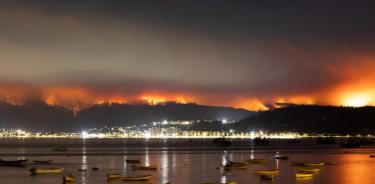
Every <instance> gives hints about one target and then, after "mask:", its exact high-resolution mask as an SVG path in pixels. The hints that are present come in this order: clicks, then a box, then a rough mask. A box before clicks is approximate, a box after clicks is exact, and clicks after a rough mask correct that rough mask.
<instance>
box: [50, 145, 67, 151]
mask: <svg viewBox="0 0 375 184" xmlns="http://www.w3.org/2000/svg"><path fill="white" fill-rule="evenodd" d="M52 151H55V152H64V151H68V149H67V148H66V147H65V146H57V147H54V148H52Z"/></svg>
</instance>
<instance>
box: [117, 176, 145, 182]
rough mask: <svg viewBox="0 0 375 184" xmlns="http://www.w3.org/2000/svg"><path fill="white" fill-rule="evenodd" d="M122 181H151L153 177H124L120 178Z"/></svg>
mask: <svg viewBox="0 0 375 184" xmlns="http://www.w3.org/2000/svg"><path fill="white" fill-rule="evenodd" d="M120 179H121V180H122V181H148V180H150V179H151V175H141V176H123V177H120Z"/></svg>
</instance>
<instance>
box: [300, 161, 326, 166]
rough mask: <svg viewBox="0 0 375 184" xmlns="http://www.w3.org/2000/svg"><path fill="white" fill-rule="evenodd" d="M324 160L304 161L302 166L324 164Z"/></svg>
mask: <svg viewBox="0 0 375 184" xmlns="http://www.w3.org/2000/svg"><path fill="white" fill-rule="evenodd" d="M324 164H325V163H324V162H304V163H303V165H304V166H324Z"/></svg>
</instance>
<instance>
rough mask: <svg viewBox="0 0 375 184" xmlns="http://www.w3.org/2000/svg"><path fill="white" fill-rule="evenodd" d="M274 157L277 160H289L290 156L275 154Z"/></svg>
mask: <svg viewBox="0 0 375 184" xmlns="http://www.w3.org/2000/svg"><path fill="white" fill-rule="evenodd" d="M273 159H276V160H288V156H285V155H275V156H273Z"/></svg>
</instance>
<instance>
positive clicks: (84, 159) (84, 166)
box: [81, 141, 87, 184]
mask: <svg viewBox="0 0 375 184" xmlns="http://www.w3.org/2000/svg"><path fill="white" fill-rule="evenodd" d="M81 170H87V156H86V144H85V141H84V142H83V146H82V164H81ZM81 182H82V184H86V172H81Z"/></svg>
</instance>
